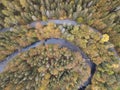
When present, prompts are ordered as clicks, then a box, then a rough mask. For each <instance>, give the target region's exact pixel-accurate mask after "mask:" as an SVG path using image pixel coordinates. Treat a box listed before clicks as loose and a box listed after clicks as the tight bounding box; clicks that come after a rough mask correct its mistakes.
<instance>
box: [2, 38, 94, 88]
mask: <svg viewBox="0 0 120 90" xmlns="http://www.w3.org/2000/svg"><path fill="white" fill-rule="evenodd" d="M41 44H45V45H47V44H59V45H60V47H61V48H62V47H67V48H68V49H70V50H71V51H73V52H79V53H80V55H81V56H82V58H83V60H85V61H86V63H87V64H88V65H89V66H90V68H91V74H90V76H89V77H88V79H87V80H86V82H84V84H83V86H81V85H80V88H83V87H84V88H85V87H86V86H87V85H88V84H90V82H91V78H92V76H93V74H94V72H95V64H94V63H92V62H91V60H90V58H89V57H88V56H87V55H86V54H85V53H84V52H83V51H82V50H81V49H80V48H79V47H77V46H75V45H73V44H72V43H70V42H68V41H66V40H64V39H59V38H50V39H47V40H45V41H38V42H36V43H34V44H32V45H29V46H27V47H25V48H22V49H21V50H19V51H16V52H14V53H12V54H11V55H9V56H8V57H7V58H6V59H4V60H3V62H1V63H0V72H2V71H3V70H4V67H5V66H6V65H7V63H8V62H9V61H10V60H12V59H13V58H14V57H15V56H17V55H18V54H19V53H22V52H25V51H27V50H29V49H31V48H34V47H37V46H39V45H41Z"/></svg>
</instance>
